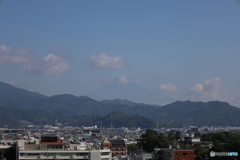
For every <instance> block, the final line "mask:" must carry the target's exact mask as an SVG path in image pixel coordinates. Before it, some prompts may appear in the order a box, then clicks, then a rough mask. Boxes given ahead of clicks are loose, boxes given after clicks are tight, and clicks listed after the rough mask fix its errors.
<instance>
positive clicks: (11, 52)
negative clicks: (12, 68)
mask: <svg viewBox="0 0 240 160" xmlns="http://www.w3.org/2000/svg"><path fill="white" fill-rule="evenodd" d="M33 57H34V56H33V53H32V52H31V51H30V50H29V49H27V48H26V47H19V48H17V49H12V48H11V47H7V46H5V45H0V64H26V63H29V62H31V61H33Z"/></svg>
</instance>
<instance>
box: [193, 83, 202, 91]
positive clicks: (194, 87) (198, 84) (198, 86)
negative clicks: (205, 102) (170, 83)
mask: <svg viewBox="0 0 240 160" xmlns="http://www.w3.org/2000/svg"><path fill="white" fill-rule="evenodd" d="M203 89H204V86H203V84H201V83H196V84H194V85H193V86H192V87H191V91H194V92H199V93H201V92H203Z"/></svg>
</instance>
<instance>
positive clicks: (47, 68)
mask: <svg viewBox="0 0 240 160" xmlns="http://www.w3.org/2000/svg"><path fill="white" fill-rule="evenodd" d="M0 64H18V65H21V66H22V69H23V71H24V72H25V73H28V74H39V75H53V74H60V73H62V72H65V71H66V70H68V69H69V65H68V63H67V62H66V61H65V60H64V59H63V58H62V57H59V56H57V55H54V54H48V55H47V56H45V57H44V58H43V59H42V60H40V61H39V60H36V58H34V54H33V52H31V51H30V50H29V49H27V48H26V47H19V48H17V49H12V48H11V47H7V46H5V45H0Z"/></svg>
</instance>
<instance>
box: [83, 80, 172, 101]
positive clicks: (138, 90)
mask: <svg viewBox="0 0 240 160" xmlns="http://www.w3.org/2000/svg"><path fill="white" fill-rule="evenodd" d="M84 95H86V96H88V97H91V98H93V99H96V100H98V101H101V100H107V99H108V100H113V99H127V100H129V101H132V102H143V103H148V104H164V103H170V102H173V101H175V100H174V99H172V98H170V97H168V96H166V95H164V94H162V93H161V92H160V91H151V90H148V89H146V88H144V87H142V86H140V85H138V84H136V83H134V82H133V81H131V80H129V79H127V78H126V77H118V78H115V79H113V80H112V81H110V82H109V83H107V84H104V85H102V86H100V87H99V88H97V89H95V90H93V91H91V92H88V93H85V94H84ZM159 97H161V98H159Z"/></svg>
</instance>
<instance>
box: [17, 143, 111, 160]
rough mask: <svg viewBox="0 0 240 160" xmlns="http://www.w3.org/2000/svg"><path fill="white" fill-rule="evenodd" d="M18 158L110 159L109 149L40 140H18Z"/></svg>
mask: <svg viewBox="0 0 240 160" xmlns="http://www.w3.org/2000/svg"><path fill="white" fill-rule="evenodd" d="M18 151H19V160H36V159H38V160H40V159H44V160H47V159H57V160H70V159H71V160H72V159H77V160H111V157H112V153H111V150H110V149H91V148H89V147H88V146H87V144H86V145H85V144H83V143H81V144H75V145H70V147H67V146H65V144H64V143H62V142H40V143H39V144H36V143H35V144H34V143H26V142H24V140H19V141H18Z"/></svg>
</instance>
